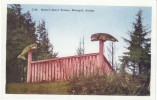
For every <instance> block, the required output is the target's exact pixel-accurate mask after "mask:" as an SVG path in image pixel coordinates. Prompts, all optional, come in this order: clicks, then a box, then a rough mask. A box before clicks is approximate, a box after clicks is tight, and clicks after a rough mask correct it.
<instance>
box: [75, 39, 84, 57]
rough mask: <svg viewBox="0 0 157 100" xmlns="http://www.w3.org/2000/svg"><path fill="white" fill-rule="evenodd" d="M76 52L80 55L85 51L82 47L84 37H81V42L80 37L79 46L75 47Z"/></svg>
mask: <svg viewBox="0 0 157 100" xmlns="http://www.w3.org/2000/svg"><path fill="white" fill-rule="evenodd" d="M76 53H77V55H82V54H84V53H85V49H84V37H83V39H82V42H81V39H80V42H79V47H78V48H77V50H76Z"/></svg>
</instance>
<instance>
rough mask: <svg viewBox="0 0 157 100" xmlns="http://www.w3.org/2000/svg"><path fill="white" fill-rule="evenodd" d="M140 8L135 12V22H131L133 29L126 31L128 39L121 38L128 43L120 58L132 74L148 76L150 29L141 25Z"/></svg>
mask: <svg viewBox="0 0 157 100" xmlns="http://www.w3.org/2000/svg"><path fill="white" fill-rule="evenodd" d="M142 12H143V11H142V10H139V11H138V13H137V14H136V16H137V18H136V22H135V23H133V30H132V31H129V32H128V35H129V37H130V39H126V38H123V39H124V41H125V42H126V43H127V44H128V47H126V49H127V50H128V52H125V53H124V56H123V57H122V59H121V62H122V66H123V68H125V67H126V68H127V69H129V70H130V71H131V72H132V74H133V75H136V74H140V75H147V76H150V65H151V61H150V59H151V54H150V38H148V34H149V33H150V30H149V28H148V27H146V26H143V23H142V21H143V19H142Z"/></svg>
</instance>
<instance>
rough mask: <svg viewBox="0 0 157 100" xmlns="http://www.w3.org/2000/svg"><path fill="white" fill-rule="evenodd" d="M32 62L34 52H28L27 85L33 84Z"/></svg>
mask: <svg viewBox="0 0 157 100" xmlns="http://www.w3.org/2000/svg"><path fill="white" fill-rule="evenodd" d="M31 62H32V50H31V49H30V50H29V51H28V62H27V65H28V66H27V83H30V82H31Z"/></svg>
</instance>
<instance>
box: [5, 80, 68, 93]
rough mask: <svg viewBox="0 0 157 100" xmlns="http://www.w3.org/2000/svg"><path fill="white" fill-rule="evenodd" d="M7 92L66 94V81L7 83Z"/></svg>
mask: <svg viewBox="0 0 157 100" xmlns="http://www.w3.org/2000/svg"><path fill="white" fill-rule="evenodd" d="M6 93H7V94H68V93H67V82H66V81H61V82H45V83H8V84H7V85H6Z"/></svg>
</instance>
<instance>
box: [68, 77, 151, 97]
mask: <svg viewBox="0 0 157 100" xmlns="http://www.w3.org/2000/svg"><path fill="white" fill-rule="evenodd" d="M145 82H146V77H143V76H136V77H133V76H131V75H128V74H113V75H96V76H88V77H83V76H81V77H75V78H73V79H71V80H69V83H68V93H69V94H79V95H150V92H149V88H148V86H145Z"/></svg>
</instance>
